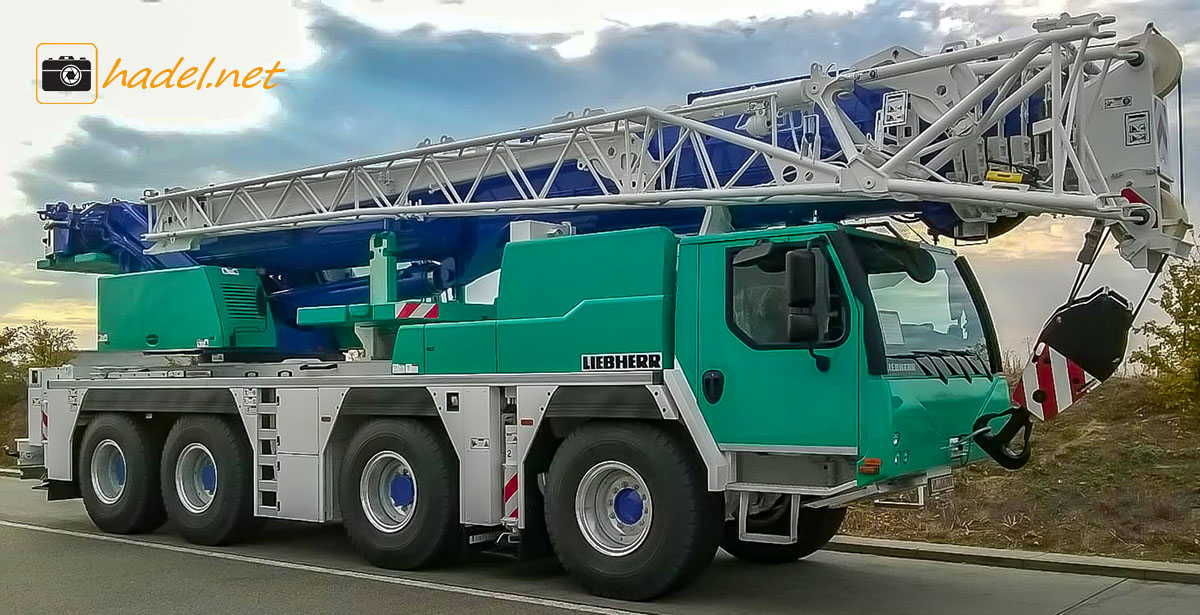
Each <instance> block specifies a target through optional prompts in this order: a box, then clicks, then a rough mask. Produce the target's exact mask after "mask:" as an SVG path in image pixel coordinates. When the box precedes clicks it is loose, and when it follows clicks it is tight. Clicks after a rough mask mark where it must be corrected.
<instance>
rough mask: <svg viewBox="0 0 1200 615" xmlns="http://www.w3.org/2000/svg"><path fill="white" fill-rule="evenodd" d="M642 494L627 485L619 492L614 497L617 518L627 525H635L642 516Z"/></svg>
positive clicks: (614, 510)
mask: <svg viewBox="0 0 1200 615" xmlns="http://www.w3.org/2000/svg"><path fill="white" fill-rule="evenodd" d="M642 510H643V506H642V496H641V494H640V493H638V492H637V491H635V490H634V489H631V488H629V487H626V488H624V489H622V490H620V491H618V492H617V495H616V497H614V498H613V512H614V513H616V515H617V520H619V521H620V522H621V523H624V524H625V525H633V524H634V523H637V522H638V521H640V520H641V518H642Z"/></svg>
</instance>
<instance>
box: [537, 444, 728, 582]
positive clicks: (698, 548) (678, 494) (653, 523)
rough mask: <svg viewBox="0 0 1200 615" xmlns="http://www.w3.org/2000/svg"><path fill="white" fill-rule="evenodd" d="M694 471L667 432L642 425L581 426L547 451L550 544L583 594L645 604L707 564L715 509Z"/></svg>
mask: <svg viewBox="0 0 1200 615" xmlns="http://www.w3.org/2000/svg"><path fill="white" fill-rule="evenodd" d="M704 477H705V474H704V467H703V465H702V464H701V463H700V461H699V460H698V459H696V458H695V455H694V454H693V453H692V452H691V451H690V450H689V449H688V448H687V447H686V446H685V445H684V444H683V443H682V442H681V440H680V438H678V437H676V435H675V434H672V433H669V432H667V431H666V430H663V429H661V428H660V427H658V426H655V425H649V424H644V423H603V422H597V423H593V424H586V425H583V426H581V427H579V428H578V429H576V430H575V431H573V432H572V433H571V435H570V436H568V437H567V439H566V441H565V442H563V444H562V446H560V447H559V449H558V451H557V452H556V453H555V456H554V460H553V461H552V462H551V464H550V473H549V479H548V481H547V484H546V497H545V499H546V525H547V528H548V530H549V533H550V540H551V542H552V543H553V545H554V549H555V551H556V552H557V554H558V558H559V561H561V562H562V564H563V567H565V568H566V569H567V570H568V571H569V572H570V573H571V575H572V576H573V577H575V579H576V580H577V581H579V583H580V584H582V585H583V586H584V587H585V588H586V589H587V590H588V591H590V592H592V593H594V594H597V595H600V596H608V597H611V598H620V599H624V600H649V599H651V598H655V597H658V596H661V595H664V594H666V593H669V592H671V591H674V590H676V589H679V588H681V587H683V586H684V585H686V584H688V583H689V582H691V581H692V580H694V579H695V578H696V577H697V576H699V574H700V573H701V572H702V571H703V570H704V568H705V567H706V566H707V565H708V563H709V562H711V561H712V556H713V553H714V552H715V551H716V548H717V542H718V541H719V539H720V522H721V518H722V517H721V515H722V511H723V504H722V499H721V496H720V495H719V494H714V493H709V492H708V490H707V488H706V485H705V480H704Z"/></svg>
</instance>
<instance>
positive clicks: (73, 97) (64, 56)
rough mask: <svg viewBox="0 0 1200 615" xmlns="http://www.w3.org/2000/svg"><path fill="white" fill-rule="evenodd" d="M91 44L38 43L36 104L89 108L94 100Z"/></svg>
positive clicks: (95, 92)
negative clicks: (87, 105)
mask: <svg viewBox="0 0 1200 615" xmlns="http://www.w3.org/2000/svg"><path fill="white" fill-rule="evenodd" d="M96 56H97V51H96V46H95V45H93V44H91V43H42V44H40V45H38V46H37V63H38V64H37V65H38V76H37V88H36V92H35V95H36V98H37V101H38V102H40V103H43V104H91V103H94V102H96V99H97V97H98V92H97V89H98V88H97V87H96V80H95V78H94V72H93V71H94V68H95V66H96Z"/></svg>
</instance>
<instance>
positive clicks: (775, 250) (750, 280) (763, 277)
mask: <svg viewBox="0 0 1200 615" xmlns="http://www.w3.org/2000/svg"><path fill="white" fill-rule="evenodd" d="M794 251H802V252H809V253H812V254H813V255H814V256H815V257H816V259H815V266H814V270H815V278H816V283H817V284H819V285H820V287H821V288H822V289H827V292H817V293H815V296H816V300H815V302H814V305H811V306H806V307H804V308H800V309H799V310H798V309H797V306H796V304H795V301H794V299H793V300H792V301H789V289H788V275H789V272H788V265H787V259H788V254H789V253H791V252H794ZM728 265H729V268H728V275H727V280H728V285H729V287H728V294H727V296H728V298H729V303H728V306H727V307H728V321H729V327H730V328H731V329H732V330H733V331H734V333H735V334H736V335H737V336H738V337H739V338H740V339H741V340H742V341H743V342H745V343H746V345H748V346H750V347H752V348H784V347H788V348H794V347H797V346H809V345H810V344H811V345H813V346H818V347H819V346H823V345H824V346H830V345H836V344H837V343H839V342H841V340H842V339H843V338H844V337H845V333H846V324H847V323H846V315H847V306H846V300H845V297H846V295H845V292H844V291H843V286H842V282H841V278H840V277H839V276H838V273H837V270H836V269H835V267H834V266H833V264H832V260H831V259H830V257H829V253H828V252H827V250H826V249H825V248H824V247H823V246H822V245H820V244H819V242H815V241H813V242H802V243H779V242H762V243H758V244H755V245H752V246H748V247H742V248H734V249H732V250H730V251H729V263H728ZM797 311H804V312H806V313H808V314H811V315H812V316H814V317H815V321H814V322H815V325H816V328H817V331H816V332H815V339H812V340H811V341H810V342H805V343H803V344H800V343H797V342H796V341H795V340H794V339H792V338H789V331H788V322H789V315H790V314H795V313H796V312H797Z"/></svg>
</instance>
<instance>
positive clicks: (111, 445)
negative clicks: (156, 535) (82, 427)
mask: <svg viewBox="0 0 1200 615" xmlns="http://www.w3.org/2000/svg"><path fill="white" fill-rule="evenodd" d="M161 444H162V438H161V436H159V435H158V434H157V433H156V432H155V431H154V429H153V428H152V426H151V425H150V424H149V423H147V422H145V421H140V420H137V419H134V418H132V417H131V416H129V415H125V414H102V415H100V416H97V417H96V418H95V419H93V420H92V422H91V423H90V424H89V425H88V427H87V431H85V432H84V435H83V441H82V442H81V443H80V449H79V451H80V453H79V471H78V473H77V474H76V476H77V477H78V479H79V490H80V493H81V495H82V496H83V506H84V508H85V509H86V510H87V513H88V517H90V518H91V519H92V523H95V524H96V527H98V528H100V529H102V530H104V531H106V532H112V533H114V534H136V533H139V532H147V531H150V530H153V529H154V528H157V527H158V526H160V525H162V523H163V521H164V520H165V519H166V515H165V514H164V512H163V503H162V498H161V495H160V493H159V488H158V481H159V476H158V457H159V448H160V446H161Z"/></svg>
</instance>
